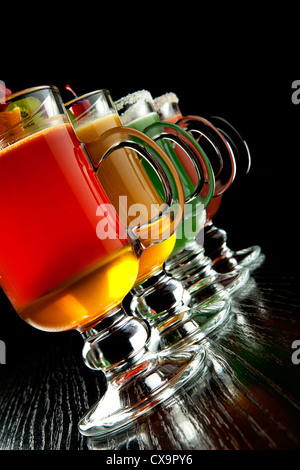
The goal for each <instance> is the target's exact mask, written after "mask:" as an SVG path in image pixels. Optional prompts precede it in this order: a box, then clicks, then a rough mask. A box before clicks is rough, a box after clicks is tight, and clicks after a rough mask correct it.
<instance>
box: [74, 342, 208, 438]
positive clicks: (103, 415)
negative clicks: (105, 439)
mask: <svg viewBox="0 0 300 470" xmlns="http://www.w3.org/2000/svg"><path fill="white" fill-rule="evenodd" d="M204 364H205V352H204V350H199V347H198V348H194V349H193V348H191V351H189V352H187V351H181V352H177V353H174V354H169V353H168V355H167V357H166V356H164V355H160V356H153V355H151V354H150V353H149V355H148V358H145V359H144V360H143V361H141V362H139V363H138V364H137V365H134V366H132V367H129V368H127V369H126V371H124V372H121V373H117V374H115V375H114V376H112V377H110V378H109V377H108V385H107V390H106V392H105V393H104V395H103V396H102V398H101V399H100V400H99V401H98V402H97V403H96V404H95V405H94V406H93V407H92V408H91V409H90V410H89V411H88V412H87V413H86V414H85V415H84V416H83V417H82V419H81V420H80V422H79V430H80V432H81V433H82V434H83V435H85V436H104V435H105V436H106V435H111V434H113V433H116V432H118V431H120V430H121V429H124V428H125V427H127V426H129V425H130V424H131V423H132V422H133V421H134V420H136V419H138V418H139V417H140V416H142V415H144V414H146V413H147V412H149V411H150V410H152V409H153V408H154V407H155V406H157V405H159V404H161V403H162V402H164V401H165V400H167V399H168V398H170V397H172V396H173V395H174V393H175V392H176V391H177V390H179V389H180V388H181V387H182V386H183V385H185V384H187V383H188V382H189V381H190V380H191V379H192V378H193V377H194V376H195V374H196V373H197V374H198V373H199V372H201V370H202V369H203V368H204Z"/></svg>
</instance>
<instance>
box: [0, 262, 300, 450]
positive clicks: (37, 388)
mask: <svg viewBox="0 0 300 470" xmlns="http://www.w3.org/2000/svg"><path fill="white" fill-rule="evenodd" d="M299 280H300V272H299V270H297V269H294V271H293V273H292V274H291V270H290V267H288V266H287V264H286V263H285V262H284V261H282V262H281V261H280V260H278V259H275V258H273V259H272V258H270V257H267V258H266V260H265V262H264V264H263V265H262V266H260V267H259V268H258V269H257V270H256V271H254V273H252V275H251V278H250V280H249V282H248V284H247V285H246V286H245V287H244V288H243V289H242V290H241V292H240V294H239V295H238V296H237V297H235V299H234V300H233V302H232V309H231V315H230V317H229V319H228V321H227V323H226V324H225V325H223V326H222V328H220V329H219V330H217V331H216V332H215V333H214V334H213V335H211V336H209V337H208V338H207V339H206V340H205V341H204V347H205V350H206V359H205V367H204V370H202V371H201V373H200V374H199V376H197V377H196V378H195V380H193V382H192V383H190V384H189V385H188V386H187V387H185V388H183V389H182V390H181V392H180V393H178V394H175V395H174V396H173V397H172V398H171V399H170V400H169V401H168V402H166V403H164V404H163V405H160V406H158V407H157V408H156V409H155V410H154V411H153V412H151V413H150V414H149V415H147V416H146V417H145V418H143V419H140V420H138V421H136V422H135V423H134V425H133V426H132V427H131V428H128V429H126V430H125V431H123V432H120V433H118V434H115V435H113V436H112V437H110V438H108V439H106V440H99V439H97V438H86V437H84V436H81V435H80V433H79V432H78V429H77V423H78V420H79V419H80V417H81V416H82V414H83V413H84V412H85V410H87V409H88V407H89V406H91V405H92V404H93V403H94V402H95V401H96V400H97V398H98V397H99V395H100V393H101V390H104V387H105V382H104V381H103V376H102V373H101V372H94V371H90V370H89V369H87V367H86V366H85V365H84V364H83V361H82V359H81V346H82V344H81V341H82V340H81V338H80V336H79V335H78V333H76V332H68V333H60V334H53V333H50V334H47V333H44V332H38V331H36V330H34V329H33V328H31V327H29V326H27V325H26V324H23V322H22V321H21V320H19V319H18V317H17V318H15V326H14V327H13V326H11V327H10V328H9V329H7V330H6V334H5V335H6V336H5V337H3V338H2V340H4V342H5V344H6V345H7V350H6V364H1V366H0V373H1V381H0V449H1V450H21V449H22V450H80V449H99V450H100V449H102V450H142V449H143V450H153V449H156V450H159V449H162V450H179V449H189V450H203V449H207V450H213V449H222V450H225V449H226V450H231V449H232V450H234V449H238V450H251V449H254V450H261V449H268V450H269V449H270V450H294V449H300V331H299V310H300V292H299V290H298V289H299ZM5 303H7V305H5ZM1 304H2V306H3V305H5V307H6V309H7V310H8V311H9V310H10V308H11V307H10V305H8V302H7V301H6V298H5V297H4V296H3V298H1ZM9 313H10V315H11V317H13V316H14V315H15V314H14V312H13V311H11V312H9ZM10 323H12V322H10ZM297 341H298V342H297Z"/></svg>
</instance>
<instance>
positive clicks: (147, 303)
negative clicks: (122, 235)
mask: <svg viewBox="0 0 300 470" xmlns="http://www.w3.org/2000/svg"><path fill="white" fill-rule="evenodd" d="M65 106H66V108H67V109H68V110H69V113H72V114H73V117H72V116H71V120H72V124H73V126H74V129H75V132H76V134H77V137H78V138H79V140H80V141H81V142H82V144H83V145H84V147H85V149H86V152H87V154H88V155H89V158H90V160H91V161H92V162H93V166H94V169H95V172H96V174H97V177H98V178H99V180H100V181H101V184H102V186H103V187H104V189H105V190H106V192H107V194H108V196H109V198H110V200H111V201H112V202H113V203H114V205H115V207H119V209H118V215H119V216H120V219H121V220H123V221H124V223H125V224H126V225H129V224H130V222H131V220H130V214H129V210H128V209H130V208H132V207H136V206H138V207H142V209H143V208H144V209H147V210H146V213H147V212H149V210H151V211H152V210H153V207H154V208H155V207H156V206H158V207H159V206H160V205H161V203H162V198H163V191H162V186H161V184H160V181H159V180H158V178H157V174H156V173H155V172H153V168H151V166H150V165H149V164H148V163H147V162H145V160H143V162H141V161H140V158H139V157H138V155H136V153H135V152H134V151H133V149H124V148H122V149H117V150H116V151H115V152H114V157H113V158H110V159H102V160H101V161H99V155H100V156H101V153H102V150H101V147H102V145H103V144H102V142H100V141H99V136H101V133H102V132H103V131H104V130H105V129H108V128H110V126H113V127H112V128H113V129H115V131H117V129H121V126H122V124H121V120H120V117H119V115H118V113H117V110H116V108H115V105H114V103H113V102H112V99H111V96H110V93H109V92H108V91H107V90H98V91H94V92H91V93H88V94H86V95H83V96H81V97H76V98H75V99H73V100H71V101H70V102H68V103H66V105H65ZM77 113H79V114H77ZM76 114H77V115H76ZM126 129H127V131H128V132H129V131H130V132H135V131H134V129H132V128H128V127H126ZM178 131H179V134H180V135H181V137H182V138H184V139H185V141H183V140H181V139H180V138H179V136H176V135H175V134H176V133H178ZM172 132H173V133H174V136H172V134H171V130H170V132H169V136H167V135H166V136H165V137H164V140H165V141H169V140H168V139H170V138H171V137H172V138H174V139H177V140H178V142H180V143H181V144H182V145H183V146H184V148H185V149H186V151H187V152H189V153H190V155H191V157H190V158H193V159H194V160H195V165H196V168H197V171H198V172H199V174H202V172H203V170H202V167H201V166H200V164H199V163H198V159H196V156H195V155H196V152H197V151H198V150H197V149H195V148H194V147H193V145H194V144H193V142H194V139H193V138H192V137H191V136H190V135H189V134H188V133H186V132H185V131H183V130H182V129H180V128H178V127H177V126H175V131H174V129H172ZM159 134H160V135H161V127H160V128H159ZM143 135H145V134H143ZM146 137H147V136H146V135H145V138H146ZM161 137H162V136H161ZM148 138H149V137H148ZM196 145H197V144H196ZM194 154H195V155H194ZM157 158H158V159H159V164H160V165H163V166H164V162H163V161H162V160H161V158H160V156H159V154H157ZM164 167H165V166H164ZM165 169H166V171H168V169H167V168H165ZM149 174H150V175H151V177H149ZM168 177H169V180H170V181H171V180H172V175H170V174H168ZM177 177H178V178H179V175H177ZM213 183H214V181H213V175H212V173H211V174H210V183H206V186H207V188H208V189H207V190H206V192H207V194H208V196H206V200H207V201H208V200H209V199H210V197H211V192H212V191H213V189H211V188H210V184H211V185H212V188H213ZM145 185H146V186H147V188H148V190H147V192H145V190H144V187H145ZM191 186H192V185H191ZM192 189H193V193H194V194H198V192H199V191H200V190H201V189H202V182H201V183H197V185H196V188H194V186H192ZM194 194H193V195H192V196H193V197H194ZM120 196H121V197H124V196H126V201H127V203H128V204H127V206H126V207H125V208H124V207H122V205H120V204H119V202H118V201H119V199H120ZM191 199H192V197H191ZM150 207H151V209H150ZM142 209H141V210H140V212H142ZM185 211H186V204H185ZM197 216H198V218H200V222H201V223H203V222H202V221H203V210H202V206H201V207H200V208H199V210H198V213H197ZM158 241H159V243H155V244H153V245H151V246H148V247H146V249H145V250H144V251H143V252H142V254H141V256H140V259H139V271H138V275H137V279H136V282H135V286H136V287H137V289H139V294H141V295H135V297H134V299H132V296H131V295H130V296H129V299H128V297H127V298H126V299H125V300H124V302H123V305H124V307H125V308H127V309H129V313H133V312H132V310H131V309H130V305H131V306H132V305H133V302H134V301H136V302H137V305H136V309H137V310H138V311H139V312H141V311H142V312H143V316H144V317H145V318H146V319H147V321H148V322H150V323H151V327H152V335H151V336H152V340H153V341H152V342H151V349H152V350H155V351H157V350H164V351H166V349H167V348H172V349H173V350H174V349H175V348H176V349H177V348H179V347H183V346H187V345H190V344H191V343H194V342H195V341H198V339H199V337H201V338H203V335H204V333H203V331H200V330H199V327H198V323H197V322H195V321H194V320H193V319H192V318H191V317H193V315H194V314H195V312H194V311H193V312H192V311H191V310H190V309H189V308H188V306H187V304H188V303H189V301H190V294H189V293H188V292H187V291H186V290H185V289H184V288H183V286H182V285H181V284H180V282H178V281H176V280H175V279H172V278H171V277H170V276H168V275H167V274H166V273H165V272H164V270H163V263H164V261H165V260H166V259H167V257H168V256H169V254H170V253H171V252H172V250H173V248H174V245H175V242H176V241H175V231H174V234H173V235H172V236H170V237H169V238H166V239H165V240H163V241H161V239H160V240H158ZM141 285H143V288H142V290H141V288H140V286H141ZM128 304H129V306H128ZM220 307H222V308H223V309H224V310H225V307H226V312H227V309H228V308H229V307H228V305H227V304H226V306H225V305H224V302H222V304H221V306H220V305H219V308H220ZM133 310H135V309H133ZM204 312H205V310H204V311H202V310H201V315H202V317H201V318H202V319H203V317H204ZM196 313H197V315H198V314H199V312H198V311H197V312H196Z"/></svg>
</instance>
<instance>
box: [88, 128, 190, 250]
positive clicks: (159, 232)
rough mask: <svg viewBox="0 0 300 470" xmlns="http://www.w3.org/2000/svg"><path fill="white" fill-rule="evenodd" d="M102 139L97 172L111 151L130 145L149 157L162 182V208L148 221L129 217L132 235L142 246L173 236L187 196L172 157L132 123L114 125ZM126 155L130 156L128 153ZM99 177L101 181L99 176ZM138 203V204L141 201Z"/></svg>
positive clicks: (129, 227) (130, 147)
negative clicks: (168, 175)
mask: <svg viewBox="0 0 300 470" xmlns="http://www.w3.org/2000/svg"><path fill="white" fill-rule="evenodd" d="M99 140H100V143H101V153H102V154H101V158H100V159H99V167H98V169H97V175H98V174H99V172H101V163H102V162H103V163H104V160H106V159H107V158H108V157H110V155H112V154H113V153H114V152H118V151H119V150H120V149H125V150H126V149H129V150H130V151H132V150H133V151H134V153H135V154H137V155H139V156H141V157H143V158H144V159H146V160H147V162H148V163H149V164H150V165H151V167H152V168H153V169H154V170H155V172H156V173H157V175H158V177H159V179H160V181H161V184H162V185H163V189H164V193H165V203H164V204H162V207H159V212H157V211H154V212H155V213H154V215H152V214H151V215H152V217H151V219H150V220H148V221H147V222H144V220H143V223H137V224H136V223H134V221H133V222H132V221H129V222H128V224H127V232H128V235H129V237H130V238H131V239H134V240H137V241H138V242H139V244H140V246H141V248H142V249H145V248H147V247H148V246H150V245H152V244H154V243H159V242H161V241H163V240H166V239H167V238H170V237H171V236H172V235H173V234H174V233H175V232H176V230H177V228H178V227H179V225H180V223H181V221H182V218H183V213H184V204H185V198H184V190H183V187H182V184H181V181H180V178H179V175H178V173H177V171H176V169H175V167H174V165H173V163H172V162H171V160H170V159H169V157H168V156H167V155H166V154H165V152H164V151H163V150H162V149H161V148H160V147H159V145H158V144H156V143H155V142H154V141H153V140H152V139H151V138H150V137H148V136H146V135H145V134H144V133H142V132H140V131H138V130H135V129H131V128H129V127H123V126H122V127H121V126H119V127H114V128H111V129H109V130H107V131H105V132H104V133H103V134H102V135H101V137H100V139H99ZM124 158H127V155H126V154H125V153H124ZM159 162H161V163H159ZM164 167H165V168H164ZM166 170H167V171H168V172H169V173H170V174H171V175H172V179H171V178H168V177H167V173H166ZM98 177H99V176H98ZM124 177H126V176H125V175H124ZM99 179H100V181H101V178H100V177H99ZM105 190H106V193H107V195H108V198H109V199H110V194H109V189H107V188H105ZM119 196H124V194H119ZM125 196H126V195H125ZM135 205H136V206H138V201H137V204H135ZM117 212H118V211H117ZM128 220H129V219H128Z"/></svg>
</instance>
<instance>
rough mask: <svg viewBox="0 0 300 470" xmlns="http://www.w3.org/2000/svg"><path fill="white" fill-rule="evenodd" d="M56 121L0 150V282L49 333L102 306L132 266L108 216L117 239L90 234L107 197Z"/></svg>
mask: <svg viewBox="0 0 300 470" xmlns="http://www.w3.org/2000/svg"><path fill="white" fill-rule="evenodd" d="M56 119H57V123H55V124H54V123H53V122H51V127H45V126H44V128H43V129H42V130H40V131H38V132H36V133H34V134H32V135H27V136H25V137H24V138H23V139H21V140H19V141H18V142H15V143H13V144H12V145H9V146H7V147H5V148H3V149H2V150H0V212H1V219H2V227H3V229H2V230H1V231H0V266H1V272H0V275H1V286H2V288H3V289H4V291H5V292H6V294H7V295H8V297H9V299H10V300H11V302H12V304H13V306H14V307H15V309H16V311H17V312H18V313H19V315H20V316H21V317H22V318H23V319H24V320H25V321H26V322H28V323H30V324H31V325H32V326H35V327H36V328H40V329H43V330H50V331H60V330H68V329H74V328H78V327H80V325H84V324H86V323H88V322H90V321H92V320H93V319H94V318H96V317H99V314H102V313H105V312H106V311H107V310H110V309H111V308H112V307H113V306H114V305H116V304H118V303H119V302H120V300H122V298H123V297H124V296H125V295H126V293H127V292H128V291H129V290H130V288H131V287H132V286H133V284H134V282H135V279H136V275H137V270H138V259H137V256H136V254H135V252H134V250H133V248H132V246H131V244H129V242H128V240H127V237H126V235H125V236H124V234H122V231H123V232H124V229H123V228H122V226H121V225H120V224H119V222H118V219H117V218H116V214H113V213H112V214H111V219H112V221H113V220H114V221H117V231H119V233H120V234H121V235H122V236H121V237H118V238H117V237H115V238H114V239H104V240H100V239H99V238H98V236H97V233H96V229H97V224H98V222H99V217H97V215H96V212H97V207H98V206H99V204H103V203H106V204H109V203H110V201H109V200H108V198H107V195H106V193H105V191H104V190H103V188H102V187H101V185H100V183H99V180H98V179H97V178H96V175H95V173H94V171H93V170H92V168H91V167H90V165H89V164H88V162H87V159H86V157H85V155H84V153H83V151H82V148H81V144H80V142H79V141H78V140H77V139H76V136H75V134H74V131H73V129H72V127H71V125H70V124H69V122H68V121H67V119H66V117H64V116H60V117H57V118H56ZM49 121H50V119H49ZM111 210H112V211H113V209H111ZM112 223H113V222H112Z"/></svg>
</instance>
